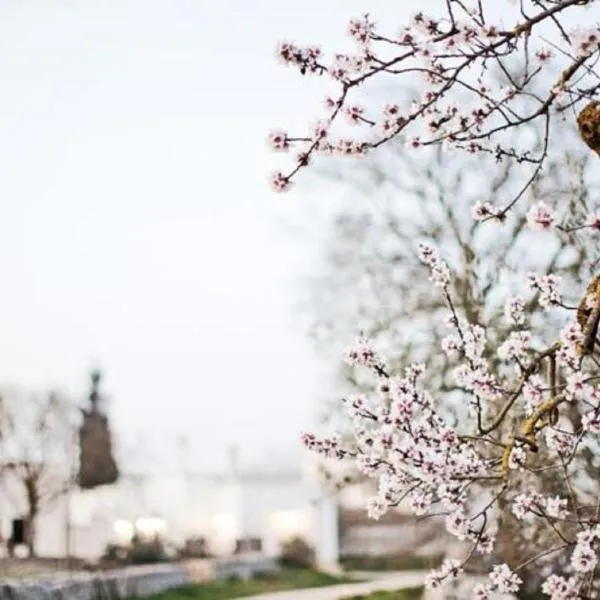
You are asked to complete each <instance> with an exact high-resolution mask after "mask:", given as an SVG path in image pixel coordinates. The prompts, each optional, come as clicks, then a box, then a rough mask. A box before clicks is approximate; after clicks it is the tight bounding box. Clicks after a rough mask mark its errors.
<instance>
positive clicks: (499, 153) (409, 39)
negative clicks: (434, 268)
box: [270, 0, 600, 228]
mask: <svg viewBox="0 0 600 600" xmlns="http://www.w3.org/2000/svg"><path fill="white" fill-rule="evenodd" d="M592 2H593V0H562V1H561V2H557V3H550V5H549V6H546V4H545V3H543V2H534V3H532V6H531V11H528V12H530V13H531V14H530V15H529V17H528V18H527V19H525V20H522V21H521V22H519V23H518V24H516V25H515V26H514V27H512V28H510V29H506V28H504V27H503V26H502V25H501V24H491V23H490V22H489V21H488V19H486V16H485V14H484V9H483V4H482V3H473V5H472V6H469V3H468V2H447V3H446V7H447V8H446V14H445V15H444V16H441V17H435V16H432V15H427V14H425V13H423V12H417V13H415V14H414V15H413V16H412V18H411V20H410V22H409V23H408V24H407V25H406V26H404V27H401V28H400V29H399V30H398V31H396V32H393V33H391V34H390V33H387V32H380V31H379V30H378V28H377V27H376V23H375V22H374V20H373V19H372V18H371V17H370V15H364V16H363V17H361V18H358V19H352V20H351V21H350V23H349V26H348V34H349V35H350V37H351V38H352V40H353V41H354V42H355V44H356V50H355V52H352V53H344V54H342V53H335V54H333V55H332V56H330V57H329V58H327V57H326V56H325V54H324V53H323V51H322V50H321V49H320V48H319V47H317V46H300V45H297V44H294V43H292V42H289V41H286V42H281V43H280V44H279V46H278V48H277V55H278V57H279V59H280V60H281V61H282V62H284V63H285V64H286V65H290V66H293V67H295V68H297V69H298V70H299V71H300V73H301V74H302V75H309V74H314V75H319V76H326V77H329V78H331V79H332V80H333V81H334V82H336V84H337V85H339V87H340V92H339V95H338V96H337V97H336V98H327V99H326V102H325V106H326V116H325V118H324V119H323V120H322V121H321V122H320V124H319V126H318V127H317V128H316V129H318V130H319V131H320V133H317V132H315V131H313V132H312V133H311V134H308V135H302V136H298V137H296V136H290V135H288V134H287V133H286V132H283V131H277V132H274V133H273V134H272V135H271V136H270V144H271V146H272V147H273V148H274V149H275V150H278V151H281V150H286V151H287V150H290V149H291V148H292V147H298V146H299V147H300V150H299V152H298V154H297V159H296V164H295V166H294V167H293V168H292V169H291V170H290V171H289V172H288V173H283V172H278V173H276V174H275V175H274V176H273V179H272V183H273V186H274V187H275V188H276V189H277V190H280V191H281V190H284V189H287V188H288V187H289V186H290V184H291V181H292V178H293V177H294V175H295V174H296V173H297V172H298V170H300V169H301V168H303V167H305V166H306V165H307V164H308V163H309V158H310V156H311V155H312V154H313V153H328V154H331V153H338V154H352V155H356V154H364V153H365V152H366V151H367V150H369V149H370V148H375V147H378V146H380V145H381V144H383V143H385V142H387V141H388V140H390V139H392V138H393V137H396V136H399V135H401V136H403V138H404V139H405V140H406V143H407V144H408V146H409V147H411V148H419V147H421V146H428V145H432V144H441V145H445V146H447V145H450V146H453V147H457V148H462V149H464V150H466V151H467V152H469V153H479V152H482V153H486V154H490V155H492V156H493V157H495V158H496V159H503V158H516V159H518V160H520V161H522V162H528V163H531V164H533V165H537V166H539V167H541V163H542V162H543V160H544V158H545V153H543V154H541V155H536V154H535V152H534V148H533V147H528V146H524V147H522V148H520V149H515V148H514V147H512V146H511V147H504V146H503V145H502V144H496V145H491V144H489V140H490V139H491V137H492V136H493V135H495V134H497V133H498V132H502V131H506V130H510V129H513V128H516V127H518V126H519V125H521V124H523V123H529V122H532V121H535V120H538V119H539V120H545V119H548V118H549V112H548V110H547V107H548V106H552V105H555V106H556V108H557V109H558V110H563V108H562V105H561V104H559V102H562V103H563V104H565V105H566V106H571V105H573V104H575V103H577V102H578V101H579V100H582V99H583V100H584V99H586V98H591V97H593V94H594V92H595V91H596V90H597V89H598V88H599V87H600V85H598V84H597V82H595V81H594V80H593V78H592V77H591V76H590V74H589V73H588V72H586V67H587V65H588V63H590V64H591V63H592V62H593V60H594V59H595V57H596V56H597V55H598V53H599V51H600V47H599V44H598V39H599V37H600V29H599V28H598V27H597V26H594V27H588V28H586V29H581V28H580V29H575V30H573V31H571V32H564V36H562V38H561V39H560V40H559V41H558V42H557V43H556V44H555V47H556V49H557V50H558V51H557V52H553V51H552V49H551V48H550V47H548V45H547V44H546V43H544V41H543V38H542V37H541V31H542V29H543V25H544V24H545V23H550V22H552V21H554V22H556V19H557V18H558V17H559V16H561V17H562V16H565V17H567V16H568V14H569V13H571V12H572V11H573V10H574V9H575V7H577V9H580V8H581V6H583V5H586V4H592ZM553 4H555V5H554V6H552V5H553ZM521 14H523V13H521ZM515 16H516V17H517V18H518V17H519V16H520V13H518V12H517V13H515ZM538 31H539V32H540V34H539V35H537V32H538ZM508 57H511V58H513V59H517V58H518V59H520V60H521V61H522V63H523V64H524V65H525V72H524V73H523V74H521V75H520V76H519V77H518V78H516V77H513V76H511V75H510V74H508V73H506V78H505V80H504V81H501V82H500V83H499V82H498V81H497V79H494V76H493V75H492V72H493V71H494V70H493V69H492V68H490V67H491V65H492V64H495V62H496V61H498V60H502V59H505V58H508ZM533 57H535V60H532V58H533ZM557 66H558V67H559V70H561V69H562V71H561V73H560V76H559V77H558V78H556V79H555V81H554V83H553V84H551V85H550V86H548V89H547V91H546V94H545V95H544V94H537V95H536V98H538V102H539V103H538V104H535V105H533V106H531V108H530V109H529V111H528V112H526V113H523V112H522V111H519V110H516V109H515V107H516V103H517V102H519V101H520V100H521V98H522V97H525V96H528V97H529V98H531V94H529V88H530V87H531V86H532V84H533V83H534V82H535V83H536V84H537V82H538V80H539V79H540V77H541V75H540V72H541V71H543V70H544V69H548V73H550V72H551V71H550V69H552V68H554V69H556V67H557ZM386 74H387V75H394V76H397V77H400V78H403V77H406V78H411V83H412V82H413V80H414V75H415V74H420V75H421V76H422V82H421V90H420V97H419V98H418V99H417V100H412V101H411V102H407V103H406V104H386V105H384V106H383V107H381V109H379V110H376V111H367V110H366V108H365V107H364V106H362V105H361V104H360V102H356V101H355V100H354V99H353V98H352V92H354V91H355V90H357V89H359V88H362V87H364V85H365V84H366V83H368V82H369V81H370V80H371V79H372V78H373V77H375V76H378V75H386ZM575 75H577V76H578V77H577V78H576V77H575ZM586 78H589V80H590V83H591V85H590V86H588V87H587V88H585V86H583V85H582V79H586ZM571 81H576V82H577V85H575V83H573V84H571ZM455 88H456V89H460V90H461V91H464V92H465V94H463V95H464V98H462V99H459V98H458V97H456V98H455V99H454V101H451V100H450V99H449V94H448V92H449V90H453V89H455ZM582 90H584V91H582ZM338 117H342V124H340V125H343V121H346V122H350V123H351V124H355V125H364V126H366V127H368V132H367V133H365V134H364V135H363V136H362V137H361V138H360V139H357V138H354V137H353V136H345V135H344V132H343V126H342V127H341V128H340V127H338V125H337V124H338V122H339V118H338ZM546 125H547V124H546ZM501 214H503V213H502V211H497V210H495V209H494V208H493V207H491V206H490V205H489V204H486V203H478V205H477V206H476V207H475V208H474V216H476V218H478V219H483V218H488V217H490V216H500V215H501ZM531 222H532V224H535V225H536V226H538V227H542V228H547V227H548V226H549V225H548V223H550V224H551V222H552V216H551V214H549V213H548V214H547V215H546V216H544V215H543V214H542V212H541V211H540V212H539V213H538V214H537V216H536V215H535V214H532V215H531Z"/></svg>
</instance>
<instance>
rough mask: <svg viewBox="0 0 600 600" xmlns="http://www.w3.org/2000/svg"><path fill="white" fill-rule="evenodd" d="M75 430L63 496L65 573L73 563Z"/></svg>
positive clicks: (77, 439)
mask: <svg viewBox="0 0 600 600" xmlns="http://www.w3.org/2000/svg"><path fill="white" fill-rule="evenodd" d="M78 433H79V432H78V431H77V428H74V431H73V437H72V438H71V442H70V443H69V452H68V458H67V460H68V461H69V474H68V476H67V490H66V494H65V558H66V560H67V571H68V572H69V573H71V572H72V567H73V565H72V562H73V543H72V542H73V540H72V534H73V527H72V523H71V498H72V491H73V488H74V487H75V482H76V478H77V450H78V442H79V436H78Z"/></svg>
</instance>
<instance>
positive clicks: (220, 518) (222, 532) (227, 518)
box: [213, 513, 238, 554]
mask: <svg viewBox="0 0 600 600" xmlns="http://www.w3.org/2000/svg"><path fill="white" fill-rule="evenodd" d="M213 526H214V528H215V534H216V535H215V540H214V548H215V551H216V552H217V554H228V553H230V552H233V550H234V548H235V541H236V538H237V536H238V525H237V520H236V518H235V517H234V516H233V515H230V514H224V513H223V514H219V515H215V516H214V517H213Z"/></svg>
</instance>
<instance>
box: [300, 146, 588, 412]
mask: <svg viewBox="0 0 600 600" xmlns="http://www.w3.org/2000/svg"><path fill="white" fill-rule="evenodd" d="M592 158H594V157H592ZM350 160H351V163H350V164H349V163H348V159H344V160H343V162H342V161H338V162H336V163H334V164H335V165H336V166H335V167H333V168H331V164H330V168H329V170H328V171H327V172H326V173H325V176H326V177H328V178H329V179H334V180H336V181H338V182H340V184H341V185H343V186H345V187H346V188H348V190H349V197H350V199H351V200H352V201H351V202H347V203H345V204H344V206H343V208H342V209H341V210H340V211H339V212H337V213H336V214H335V215H334V216H333V217H332V219H331V221H330V224H329V228H328V231H327V232H326V240H325V247H324V252H323V256H322V260H321V262H320V267H319V269H318V270H317V271H316V272H315V273H314V274H313V276H312V278H311V279H310V281H309V305H310V308H311V311H310V312H311V314H312V320H311V325H310V332H311V335H312V337H313V339H314V341H315V344H316V347H317V350H318V351H320V352H323V353H326V354H327V355H332V354H336V355H338V356H339V352H340V348H341V346H345V345H347V344H348V343H349V342H351V341H352V339H353V338H354V337H355V336H356V335H357V334H358V333H359V332H364V333H365V334H366V335H367V336H369V337H371V338H372V339H373V340H375V342H376V343H377V347H378V348H380V349H381V351H382V352H384V353H385V354H386V356H388V357H391V358H392V360H393V363H394V364H393V365H392V370H394V369H395V368H396V367H397V366H398V365H407V364H408V363H410V362H414V361H422V362H426V363H427V364H428V367H429V368H428V373H432V374H433V377H434V381H433V382H430V384H431V385H433V387H434V388H436V389H438V390H440V391H444V392H446V394H447V393H448V392H453V391H458V389H457V388H456V386H455V384H454V382H453V379H452V377H450V376H449V374H450V369H451V368H452V366H453V365H452V364H451V363H450V362H449V361H448V359H447V357H446V355H445V354H444V353H440V352H438V351H437V350H438V349H439V348H440V344H441V341H442V339H443V338H444V337H445V336H446V335H447V334H448V327H447V324H446V323H445V315H446V313H447V307H446V305H445V304H444V302H443V299H441V298H439V297H438V296H434V295H432V294H431V285H430V283H429V282H428V280H427V277H428V274H427V271H426V270H425V269H424V268H423V265H422V263H421V261H420V260H419V257H418V244H419V242H420V241H428V242H429V243H433V244H434V245H436V246H437V247H438V249H439V250H440V253H441V254H442V255H443V256H444V258H445V259H446V260H447V262H448V263H449V265H450V267H451V269H452V271H453V286H454V289H453V290H452V292H453V297H454V298H456V299H457V300H456V304H457V306H456V308H457V310H458V312H459V314H462V315H464V317H465V318H466V319H467V320H468V321H469V322H471V323H478V324H480V325H481V326H483V327H485V328H486V329H487V330H488V332H489V333H493V334H494V335H496V336H497V337H498V338H502V336H503V335H504V332H507V331H508V330H509V325H508V323H505V320H504V316H503V308H504V307H503V303H504V300H505V298H506V297H507V296H508V295H510V294H511V291H514V290H515V289H516V288H517V284H519V283H521V284H522V283H523V282H522V281H518V280H517V279H516V278H517V277H518V275H517V273H518V272H520V273H521V274H522V272H523V269H524V268H528V269H529V270H531V271H535V272H536V273H539V274H545V273H548V272H549V271H552V272H554V273H559V274H560V275H561V277H562V278H563V280H564V290H565V292H566V295H567V296H569V295H570V294H569V292H570V291H571V294H572V296H573V298H576V297H577V294H578V293H579V292H580V291H581V289H582V286H584V287H585V283H586V282H587V281H588V280H589V277H590V272H591V269H590V265H591V264H593V262H594V260H595V259H596V258H597V255H598V250H597V248H596V244H593V245H590V244H589V242H588V243H587V244H585V243H584V242H583V241H581V242H580V240H579V239H578V238H577V232H576V231H565V232H564V234H563V236H562V239H561V241H560V243H558V244H556V243H554V241H552V242H550V243H546V244H544V243H542V244H540V238H539V237H538V235H539V234H538V232H535V231H532V230H531V229H530V228H528V227H527V218H526V210H525V211H521V212H516V211H515V213H514V216H513V217H512V218H509V217H507V219H506V221H505V222H504V224H503V227H502V229H501V230H500V231H499V228H498V227H497V226H490V227H489V228H487V227H486V224H485V223H484V224H483V225H480V226H479V227H476V222H475V220H474V219H473V217H472V211H473V207H474V206H475V204H476V203H477V202H489V203H491V204H492V205H494V204H496V205H501V204H502V201H503V199H505V198H507V197H509V196H510V193H511V190H512V189H514V188H517V187H518V184H519V182H520V178H521V174H520V173H519V165H516V164H509V163H506V164H499V165H498V167H497V168H496V169H495V170H492V171H486V172H483V171H482V170H481V168H480V165H479V164H478V160H477V159H476V158H473V160H469V159H462V158H461V159H458V160H457V159H452V160H453V163H452V164H451V165H450V164H448V160H450V159H449V158H448V157H447V156H446V155H445V154H444V152H443V151H442V150H440V149H436V150H434V151H431V152H428V151H423V152H422V153H420V154H415V153H414V152H407V151H405V149H404V147H403V146H402V145H400V144H395V145H393V146H392V147H390V148H389V150H388V149H385V150H383V149H382V150H381V151H380V152H377V153H374V154H372V155H368V156H367V157H365V158H361V159H350ZM589 163H590V159H589V157H588V154H587V153H585V154H582V155H578V154H576V153H571V154H566V155H564V156H562V157H560V158H556V159H554V160H553V161H552V162H551V164H549V165H548V168H547V169H546V170H545V171H543V172H542V174H541V175H540V176H539V177H538V178H537V179H536V181H535V182H534V185H533V186H532V187H531V189H530V190H529V191H528V195H529V197H530V204H533V203H534V202H537V201H539V200H543V201H544V202H546V203H547V204H548V205H550V206H553V207H556V208H557V210H558V211H559V213H565V214H566V213H567V212H569V211H570V212H571V214H573V215H574V217H573V221H576V219H577V215H579V214H582V213H583V212H584V211H588V210H589V206H588V205H589V204H590V194H593V190H594V187H593V186H592V185H591V183H590V172H591V171H593V169H590V166H593V165H590V164H589ZM561 207H562V208H561ZM526 208H528V207H526ZM489 236H493V240H491V241H490V239H489ZM574 238H575V250H574V249H573V239H574ZM588 238H589V236H588ZM482 242H485V243H482ZM500 263H502V264H501V265H500ZM524 265H525V267H524ZM500 266H502V269H500V268H499V267H500ZM507 267H508V269H507ZM507 271H508V276H507ZM500 273H502V277H503V280H502V281H499V278H500ZM512 276H514V277H512ZM511 277H512V278H511ZM521 277H522V275H521ZM521 287H522V286H521ZM499 288H500V289H503V290H504V291H505V292H506V293H504V294H502V295H499V294H498V291H497V290H498V289H499ZM533 299H534V294H533V293H532V295H531V296H530V297H529V298H527V299H526V300H527V301H528V302H532V301H533ZM574 303H575V301H574ZM557 325H558V323H557ZM548 329H551V328H548ZM555 334H556V331H548V339H549V340H551V339H552V335H555ZM496 341H497V340H494V343H496ZM340 369H341V371H340V373H339V378H338V385H337V387H338V389H341V390H342V391H343V392H344V391H346V390H350V389H353V390H356V389H357V386H358V388H359V389H360V388H361V387H362V385H363V382H362V381H361V380H360V378H359V375H358V373H357V372H356V370H355V369H353V368H351V367H349V366H347V365H340ZM446 397H447V396H446ZM336 405H337V403H336Z"/></svg>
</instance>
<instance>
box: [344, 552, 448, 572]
mask: <svg viewBox="0 0 600 600" xmlns="http://www.w3.org/2000/svg"><path fill="white" fill-rule="evenodd" d="M442 560H443V557H442V556H432V557H428V558H425V557H420V556H412V555H409V554H404V555H402V554H398V555H389V556H344V557H342V559H341V561H340V562H341V564H342V566H343V567H344V569H346V571H421V570H426V571H429V570H430V569H435V568H437V567H439V566H440V565H441V564H442Z"/></svg>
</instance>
